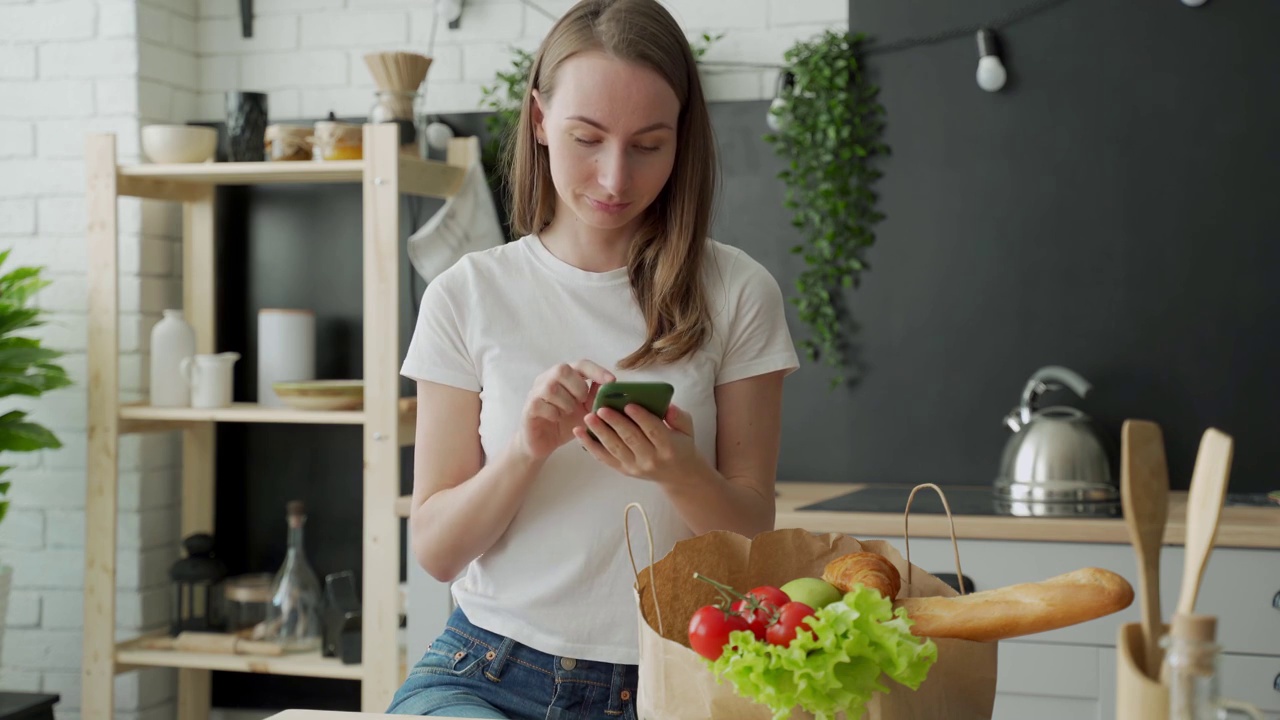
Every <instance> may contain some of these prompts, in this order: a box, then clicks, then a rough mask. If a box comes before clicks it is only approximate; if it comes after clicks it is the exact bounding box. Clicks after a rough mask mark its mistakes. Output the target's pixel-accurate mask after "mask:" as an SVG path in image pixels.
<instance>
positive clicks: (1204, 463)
mask: <svg viewBox="0 0 1280 720" xmlns="http://www.w3.org/2000/svg"><path fill="white" fill-rule="evenodd" d="M1233 448H1234V444H1233V441H1232V439H1231V436H1230V435H1227V434H1225V433H1223V432H1222V431H1220V430H1216V429H1214V428H1209V429H1208V430H1205V431H1204V436H1203V437H1201V438H1200V450H1199V452H1198V453H1197V455H1196V466H1195V469H1194V470H1193V471H1192V473H1191V490H1190V492H1189V493H1188V495H1187V543H1186V558H1185V561H1186V565H1185V566H1184V568H1183V571H1182V591H1181V593H1180V594H1179V595H1178V612H1179V613H1181V614H1184V615H1190V614H1191V613H1192V612H1194V611H1195V609H1196V597H1197V596H1198V595H1199V594H1200V581H1201V580H1202V579H1203V578H1204V568H1205V566H1206V565H1208V563H1209V553H1210V551H1212V550H1213V544H1214V542H1215V541H1216V540H1217V538H1218V518H1219V517H1220V516H1221V514H1222V502H1223V499H1224V498H1225V497H1226V494H1227V477H1228V476H1229V475H1230V474H1231V456H1232V452H1233Z"/></svg>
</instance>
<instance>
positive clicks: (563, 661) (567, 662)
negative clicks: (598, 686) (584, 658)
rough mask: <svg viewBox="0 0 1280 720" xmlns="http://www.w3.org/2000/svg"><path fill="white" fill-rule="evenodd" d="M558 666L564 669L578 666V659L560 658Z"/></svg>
mask: <svg viewBox="0 0 1280 720" xmlns="http://www.w3.org/2000/svg"><path fill="white" fill-rule="evenodd" d="M560 667H562V668H564V669H565V670H572V669H574V668H576V667H578V661H577V660H574V659H573V658H560Z"/></svg>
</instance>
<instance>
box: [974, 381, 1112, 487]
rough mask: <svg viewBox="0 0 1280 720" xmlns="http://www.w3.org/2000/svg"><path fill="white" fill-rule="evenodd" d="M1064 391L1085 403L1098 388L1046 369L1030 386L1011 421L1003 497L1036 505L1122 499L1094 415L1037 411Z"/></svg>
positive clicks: (1064, 409) (1000, 481)
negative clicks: (1044, 398) (1048, 395)
mask: <svg viewBox="0 0 1280 720" xmlns="http://www.w3.org/2000/svg"><path fill="white" fill-rule="evenodd" d="M1063 386H1065V387H1067V388H1070V389H1071V391H1072V392H1074V393H1075V394H1076V395H1079V396H1080V397H1082V398H1083V397H1085V396H1086V395H1087V394H1088V393H1089V391H1090V390H1091V389H1092V386H1091V385H1090V384H1089V382H1088V381H1087V380H1085V379H1084V378H1083V377H1081V376H1080V375H1079V374H1077V373H1076V372H1074V371H1072V370H1069V369H1067V368H1065V367H1061V366H1058V365H1050V366H1047V367H1042V368H1040V369H1039V370H1037V371H1036V372H1035V374H1034V375H1032V376H1031V379H1030V380H1028V381H1027V385H1026V387H1025V388H1024V389H1023V391H1022V403H1021V404H1020V405H1019V406H1018V407H1016V408H1014V410H1013V411H1012V412H1010V413H1009V414H1008V415H1007V416H1006V417H1005V419H1004V421H1005V424H1006V425H1008V426H1009V429H1011V430H1013V432H1014V434H1013V436H1012V437H1010V438H1009V439H1008V441H1006V443H1005V447H1004V453H1003V455H1002V457H1001V459H1000V473H999V475H998V476H997V477H996V480H995V492H996V495H997V497H1000V498H1002V499H1005V500H1009V501H1017V502H1035V503H1082V502H1094V501H1110V502H1114V501H1116V500H1117V499H1118V497H1119V487H1118V486H1117V484H1116V482H1115V480H1114V479H1113V477H1112V473H1111V462H1110V460H1109V458H1108V455H1107V451H1106V448H1105V447H1104V446H1103V443H1102V439H1101V437H1100V436H1099V434H1098V432H1097V430H1096V428H1095V427H1094V425H1093V422H1092V421H1091V420H1090V419H1089V416H1087V415H1086V414H1085V413H1083V412H1081V411H1080V410H1079V409H1078V408H1074V407H1069V406H1062V405H1057V406H1052V407H1046V408H1043V409H1038V408H1037V407H1036V403H1037V401H1038V400H1039V399H1040V396H1041V395H1042V394H1044V393H1045V392H1048V391H1050V390H1059V389H1061V388H1062V387H1063Z"/></svg>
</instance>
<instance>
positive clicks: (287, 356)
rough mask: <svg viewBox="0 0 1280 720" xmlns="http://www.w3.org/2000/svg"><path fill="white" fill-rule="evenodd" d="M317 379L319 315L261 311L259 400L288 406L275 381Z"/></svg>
mask: <svg viewBox="0 0 1280 720" xmlns="http://www.w3.org/2000/svg"><path fill="white" fill-rule="evenodd" d="M315 379H316V315H315V313H313V312H311V311H310V310H294V309H288V308H264V309H262V310H259V311H258V403H259V404H261V405H265V406H268V407H284V402H283V401H282V400H280V398H279V397H277V396H276V393H275V390H273V389H272V387H271V386H272V384H274V383H278V382H292V381H296V380H315Z"/></svg>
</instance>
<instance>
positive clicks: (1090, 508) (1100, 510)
mask: <svg viewBox="0 0 1280 720" xmlns="http://www.w3.org/2000/svg"><path fill="white" fill-rule="evenodd" d="M940 487H942V491H943V493H945V494H946V496H947V503H948V504H949V505H950V506H951V513H952V514H953V515H987V516H1008V517H1120V516H1121V515H1122V512H1121V509H1120V503H1119V502H1118V501H1115V502H1053V503H1049V502H1025V501H1016V500H1009V499H1006V498H1001V497H998V496H997V495H996V494H995V492H994V491H993V490H992V488H991V487H977V486H955V487H946V486H940ZM910 495H911V486H909V485H902V486H891V485H873V486H868V487H864V488H859V489H857V490H853V491H850V492H847V493H845V494H843V495H838V496H836V497H833V498H830V499H827V500H822V501H820V502H816V503H812V504H810V505H805V506H803V507H800V508H797V509H798V510H802V511H826V512H877V513H881V512H883V513H901V512H902V511H903V510H904V509H906V507H907V497H908V496H910ZM911 512H912V513H913V514H914V513H924V514H942V513H944V512H945V511H944V509H943V506H942V501H941V500H940V499H939V498H938V494H937V493H936V492H934V491H933V490H931V489H929V488H921V489H920V491H919V492H917V493H916V496H915V499H914V500H912V501H911Z"/></svg>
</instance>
